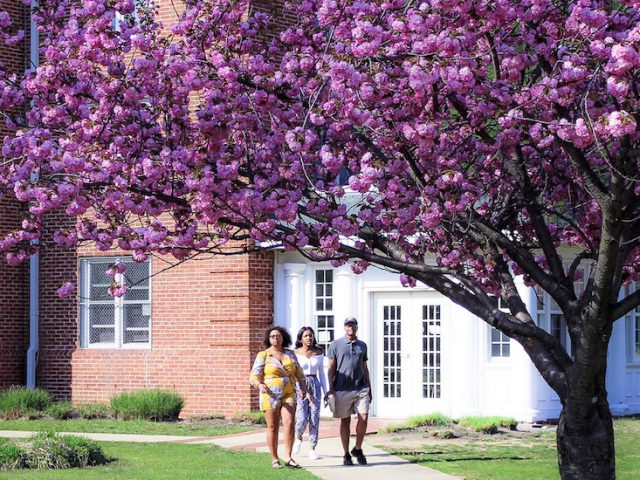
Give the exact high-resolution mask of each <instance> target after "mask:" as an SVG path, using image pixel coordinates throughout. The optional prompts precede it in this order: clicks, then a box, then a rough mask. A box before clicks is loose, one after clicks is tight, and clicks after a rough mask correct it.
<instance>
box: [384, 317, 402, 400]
mask: <svg viewBox="0 0 640 480" xmlns="http://www.w3.org/2000/svg"><path fill="white" fill-rule="evenodd" d="M382 326H383V332H382V333H383V338H382V342H383V347H382V389H383V394H384V397H385V398H398V397H401V396H402V390H401V382H402V307H401V306H400V305H385V306H384V307H383V313H382Z"/></svg>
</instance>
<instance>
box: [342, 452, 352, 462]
mask: <svg viewBox="0 0 640 480" xmlns="http://www.w3.org/2000/svg"><path fill="white" fill-rule="evenodd" d="M342 464H343V465H353V460H351V455H349V454H348V453H345V454H344V458H343V459H342Z"/></svg>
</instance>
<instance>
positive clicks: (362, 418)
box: [355, 413, 369, 450]
mask: <svg viewBox="0 0 640 480" xmlns="http://www.w3.org/2000/svg"><path fill="white" fill-rule="evenodd" d="M368 421H369V415H368V414H367V413H359V414H358V423H357V424H356V444H355V449H356V450H360V449H361V448H362V441H363V440H364V436H365V434H366V433H367V422H368Z"/></svg>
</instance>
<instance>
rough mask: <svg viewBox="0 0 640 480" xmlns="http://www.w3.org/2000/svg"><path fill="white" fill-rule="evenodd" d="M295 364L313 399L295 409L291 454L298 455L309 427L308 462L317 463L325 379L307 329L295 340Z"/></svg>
mask: <svg viewBox="0 0 640 480" xmlns="http://www.w3.org/2000/svg"><path fill="white" fill-rule="evenodd" d="M294 352H295V353H296V357H297V359H298V363H299V364H300V366H301V367H302V371H303V372H304V374H305V382H306V387H307V390H308V391H309V392H310V393H311V395H312V396H313V400H314V401H313V402H310V401H309V400H306V399H303V400H302V401H299V402H298V407H297V408H296V428H295V441H294V443H293V453H298V452H299V451H300V446H301V445H302V434H303V433H304V431H305V429H306V428H307V425H309V445H310V449H309V458H310V459H312V460H317V459H318V454H317V453H316V446H317V445H318V427H319V426H320V399H321V398H322V395H323V394H326V393H327V379H326V376H325V373H324V355H323V351H322V348H321V347H320V345H318V342H317V341H316V334H315V332H314V331H313V328H311V327H302V328H301V329H300V331H299V332H298V338H297V339H296V349H295V350H294Z"/></svg>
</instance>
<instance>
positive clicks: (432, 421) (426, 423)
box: [380, 412, 453, 433]
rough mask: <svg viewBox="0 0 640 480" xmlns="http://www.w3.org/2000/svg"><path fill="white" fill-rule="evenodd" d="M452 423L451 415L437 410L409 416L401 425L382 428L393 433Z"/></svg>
mask: <svg viewBox="0 0 640 480" xmlns="http://www.w3.org/2000/svg"><path fill="white" fill-rule="evenodd" d="M450 423H453V420H451V419H450V418H449V417H447V416H446V415H444V414H442V413H439V412H435V413H430V414H428V415H419V416H416V417H409V418H408V419H407V420H406V421H405V422H404V423H402V424H400V425H387V426H386V427H383V428H381V429H380V430H381V431H382V432H386V433H393V432H399V431H402V430H410V429H412V428H418V427H433V426H442V425H449V424H450Z"/></svg>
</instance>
